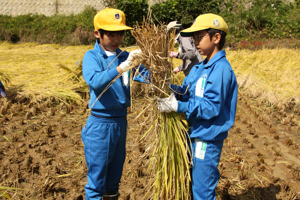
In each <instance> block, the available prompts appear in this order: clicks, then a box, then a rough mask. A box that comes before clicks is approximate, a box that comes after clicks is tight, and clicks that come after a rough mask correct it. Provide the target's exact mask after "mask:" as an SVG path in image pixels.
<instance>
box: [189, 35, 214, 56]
mask: <svg viewBox="0 0 300 200" xmlns="http://www.w3.org/2000/svg"><path fill="white" fill-rule="evenodd" d="M192 38H193V40H194V43H195V46H196V48H197V50H198V52H199V53H200V54H201V55H208V54H210V53H211V52H212V51H213V50H214V44H213V42H212V41H211V39H210V36H209V34H208V33H207V31H205V30H202V31H197V32H195V33H194V35H193V36H192Z"/></svg>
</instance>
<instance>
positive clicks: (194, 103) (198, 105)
mask: <svg viewBox="0 0 300 200" xmlns="http://www.w3.org/2000/svg"><path fill="white" fill-rule="evenodd" d="M227 33H228V26H227V24H226V22H225V21H224V19H223V18H222V17H220V16H219V15H215V14H211V13H210V14H203V15H199V16H198V17H197V19H196V21H195V23H194V24H193V25H192V26H191V27H190V28H188V29H185V30H182V31H181V32H180V34H181V36H182V37H190V36H192V37H193V39H194V41H195V46H196V48H197V50H198V51H199V52H200V54H201V55H205V56H207V57H206V58H205V60H204V61H203V62H201V63H198V64H196V65H195V66H194V67H193V68H192V70H191V72H190V73H189V75H188V76H186V77H185V79H184V81H183V84H182V85H181V86H178V85H171V88H172V91H174V93H175V94H174V93H172V94H171V95H170V97H168V98H161V99H158V100H157V107H158V110H159V111H160V112H177V113H185V114H186V118H187V121H188V123H189V127H190V129H189V131H188V132H189V136H190V138H191V152H192V159H193V166H192V169H191V175H192V195H193V199H195V200H212V199H216V192H215V188H216V186H217V183H218V181H219V178H220V173H219V170H218V164H219V161H220V156H221V152H222V148H223V142H224V140H225V138H227V136H228V130H229V129H230V128H231V127H232V125H233V123H234V120H235V113H236V105H237V95H238V85H237V81H236V77H235V74H234V72H233V70H232V68H231V65H230V63H229V62H228V60H227V59H226V53H225V50H222V49H223V47H224V43H225V37H226V35H227Z"/></svg>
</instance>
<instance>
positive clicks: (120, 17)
mask: <svg viewBox="0 0 300 200" xmlns="http://www.w3.org/2000/svg"><path fill="white" fill-rule="evenodd" d="M94 27H95V31H94V36H95V38H96V43H95V46H94V49H93V50H90V51H87V52H86V53H85V55H84V58H83V62H82V71H83V78H84V80H85V81H86V83H87V85H88V86H89V92H90V97H91V99H90V102H89V108H90V109H91V114H90V116H89V117H88V119H87V121H86V125H85V126H84V127H83V128H82V132H81V137H82V141H83V143H84V154H85V160H86V164H87V167H88V171H87V180H88V182H87V184H86V186H85V199H86V200H88V199H97V200H100V199H103V200H108V199H111V200H116V199H118V196H119V195H120V194H119V192H118V189H119V183H120V179H121V176H122V171H123V164H124V161H125V156H126V147H125V142H126V134H127V108H128V107H129V106H130V81H129V77H130V73H127V72H125V73H123V72H124V71H127V68H128V67H129V66H130V63H131V61H132V60H133V58H134V55H136V54H138V53H139V50H137V51H131V52H130V53H128V52H127V51H122V50H121V49H119V46H120V44H121V42H122V39H123V37H124V33H125V31H126V30H131V29H132V28H131V27H129V26H126V22H125V15H124V13H123V12H122V11H121V10H118V9H112V8H105V9H103V10H101V11H100V12H98V13H97V14H96V15H95V17H94ZM139 70H141V71H140V74H143V75H144V76H145V77H147V72H148V71H143V69H141V68H139ZM121 73H123V75H122V76H120V77H119V78H117V79H116V80H115V82H114V83H113V84H112V85H111V86H110V87H109V88H108V89H107V90H106V91H105V92H104V93H103V95H102V96H101V98H98V96H99V95H100V94H101V93H102V92H103V91H104V90H105V88H106V87H107V86H108V85H109V84H111V83H112V81H113V80H114V79H115V78H116V77H117V76H119V75H120V74H121ZM145 80H148V79H143V77H140V79H139V80H138V81H140V82H147V81H145Z"/></svg>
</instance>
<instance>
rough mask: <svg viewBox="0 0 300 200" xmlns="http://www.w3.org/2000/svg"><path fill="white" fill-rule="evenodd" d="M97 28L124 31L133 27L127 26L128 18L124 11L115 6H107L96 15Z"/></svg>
mask: <svg viewBox="0 0 300 200" xmlns="http://www.w3.org/2000/svg"><path fill="white" fill-rule="evenodd" d="M94 27H95V30H99V29H103V30H106V31H124V30H131V29H132V28H131V27H129V26H126V18H125V14H124V12H123V11H121V10H118V9H114V8H105V9H103V10H101V11H99V12H98V13H97V14H96V15H95V17H94Z"/></svg>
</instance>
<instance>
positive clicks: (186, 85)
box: [171, 50, 238, 141]
mask: <svg viewBox="0 0 300 200" xmlns="http://www.w3.org/2000/svg"><path fill="white" fill-rule="evenodd" d="M225 56H226V53H225V51H224V50H222V51H219V52H218V53H217V54H215V55H214V56H213V57H212V58H211V60H210V61H209V62H207V59H205V60H204V61H203V62H201V63H198V64H196V65H195V66H194V67H193V68H192V70H191V72H190V73H189V75H188V76H187V77H185V79H184V82H183V84H182V86H177V85H171V87H172V89H173V90H175V91H176V92H175V94H176V98H177V99H178V100H179V101H178V110H177V112H178V113H185V114H186V117H187V121H188V123H189V126H190V130H189V134H190V137H191V138H198V139H200V140H203V141H219V140H224V139H225V138H226V137H227V135H228V130H229V129H230V128H231V127H232V125H233V123H234V119H235V113H236V104H237V95H238V86H237V81H236V77H235V74H234V72H233V70H232V68H231V65H230V63H229V62H228V60H227V59H226V57H225ZM206 62H207V63H206ZM205 63H206V64H205Z"/></svg>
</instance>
